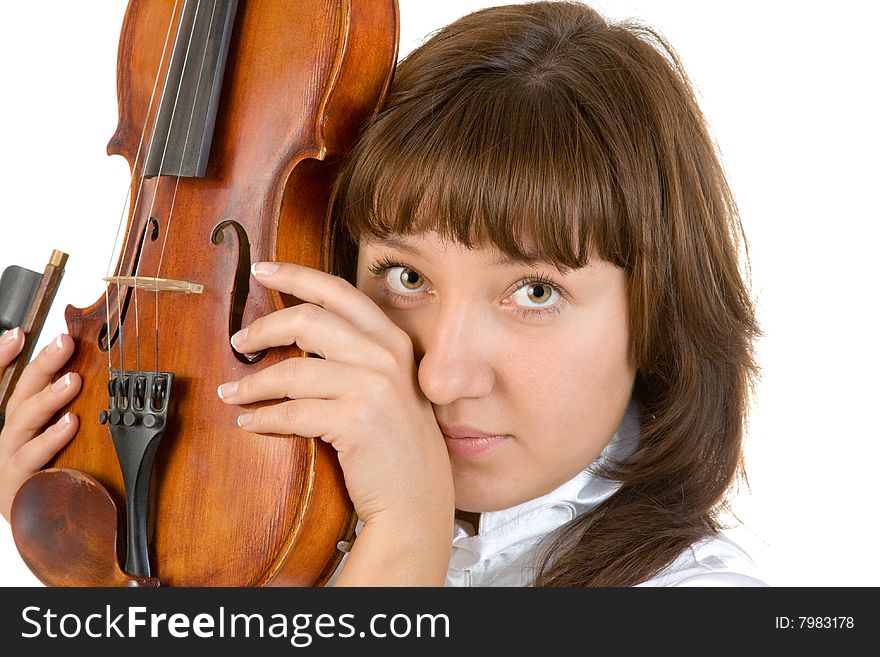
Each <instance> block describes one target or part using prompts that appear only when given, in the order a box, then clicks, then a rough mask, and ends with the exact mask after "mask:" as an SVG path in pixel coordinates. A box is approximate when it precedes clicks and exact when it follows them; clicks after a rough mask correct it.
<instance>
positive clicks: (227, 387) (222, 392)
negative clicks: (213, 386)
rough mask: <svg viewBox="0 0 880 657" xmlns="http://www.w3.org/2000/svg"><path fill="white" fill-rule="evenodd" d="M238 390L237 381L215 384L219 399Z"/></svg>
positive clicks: (227, 396) (228, 396)
mask: <svg viewBox="0 0 880 657" xmlns="http://www.w3.org/2000/svg"><path fill="white" fill-rule="evenodd" d="M236 392H238V381H232V382H230V383H224V384H223V385H220V386H217V396H218V397H219V398H220V399H229V398H230V397H232V395H234V394H235V393H236Z"/></svg>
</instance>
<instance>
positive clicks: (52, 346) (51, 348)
mask: <svg viewBox="0 0 880 657" xmlns="http://www.w3.org/2000/svg"><path fill="white" fill-rule="evenodd" d="M61 335H64V334H63V333H62V334H61ZM61 335H59V336H58V337H57V338H55V339H54V340H52V342H50V343H49V345H48V346H47V347H46V353H47V354H54V353H55V352H56V351H59V350H60V349H61V348H62V347H63V346H64V342H62V340H61Z"/></svg>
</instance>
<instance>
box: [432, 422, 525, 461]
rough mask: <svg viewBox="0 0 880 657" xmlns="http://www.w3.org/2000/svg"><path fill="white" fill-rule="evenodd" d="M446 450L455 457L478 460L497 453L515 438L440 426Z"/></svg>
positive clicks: (459, 426)
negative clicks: (494, 452)
mask: <svg viewBox="0 0 880 657" xmlns="http://www.w3.org/2000/svg"><path fill="white" fill-rule="evenodd" d="M440 430H441V431H442V432H443V437H444V438H445V439H446V449H447V450H449V453H450V454H451V455H454V456H460V457H463V458H477V457H480V456H485V455H486V454H489V453H490V452H493V451H495V450H496V449H498V448H499V447H501V445H503V444H504V443H506V442H507V441H508V440H510V439H511V438H513V436H511V435H510V434H492V433H488V432H486V431H480V430H479V429H474V428H473V427H466V426H461V425H458V426H445V425H443V424H441V425H440Z"/></svg>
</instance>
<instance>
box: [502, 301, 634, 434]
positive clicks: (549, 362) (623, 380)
mask: <svg viewBox="0 0 880 657" xmlns="http://www.w3.org/2000/svg"><path fill="white" fill-rule="evenodd" d="M582 327H583V328H582V329H581V330H580V331H570V332H568V333H567V334H566V335H565V336H564V337H563V336H556V338H555V339H553V340H547V341H546V342H544V341H542V342H541V343H537V342H533V343H531V344H530V345H527V346H524V348H523V349H521V350H520V351H519V352H518V353H519V354H521V357H519V358H517V359H515V360H513V359H512V362H513V363H514V365H513V366H514V367H515V368H516V370H517V371H516V373H515V376H516V377H517V378H519V380H521V381H526V382H528V384H527V385H525V386H522V387H519V389H518V393H517V395H516V397H517V399H516V400H515V402H514V407H515V408H520V409H523V410H525V411H526V412H525V413H524V414H523V415H522V419H523V420H524V421H525V423H526V424H527V425H528V427H527V429H528V430H527V435H530V436H534V437H535V439H534V440H535V443H541V444H540V445H539V444H533V445H532V446H531V447H533V448H535V449H543V448H544V447H546V446H547V442H556V441H558V442H559V443H560V444H565V445H566V446H567V448H566V451H568V450H570V448H571V446H572V445H575V444H584V445H585V448H586V449H587V451H592V450H594V449H595V447H596V443H598V442H602V441H604V440H605V439H607V438H610V436H611V434H612V433H613V432H614V430H615V429H616V428H617V427H616V424H615V423H616V422H617V420H618V419H619V417H618V416H619V415H620V414H622V412H623V409H625V407H626V404H627V403H628V401H629V398H630V394H631V392H632V385H633V382H634V380H635V368H634V367H633V365H632V363H631V361H630V357H629V353H630V350H629V332H628V327H627V324H626V317H625V316H623V317H616V318H613V320H612V321H607V322H603V323H602V324H601V325H593V326H590V325H589V324H586V325H585V324H582ZM524 428H526V427H524ZM585 433H586V434H588V435H587V436H585ZM601 446H604V443H603V444H602V445H600V446H599V448H600V449H601Z"/></svg>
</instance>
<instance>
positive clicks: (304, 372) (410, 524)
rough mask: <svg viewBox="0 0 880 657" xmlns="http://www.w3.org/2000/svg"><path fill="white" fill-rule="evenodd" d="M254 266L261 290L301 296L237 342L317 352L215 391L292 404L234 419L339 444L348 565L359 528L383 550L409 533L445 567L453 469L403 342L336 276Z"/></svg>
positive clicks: (233, 398) (401, 334)
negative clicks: (348, 522)
mask: <svg viewBox="0 0 880 657" xmlns="http://www.w3.org/2000/svg"><path fill="white" fill-rule="evenodd" d="M253 273H254V276H255V277H256V279H257V280H258V281H259V282H260V283H261V284H262V285H265V286H266V287H270V288H272V289H275V290H279V291H281V292H285V293H288V294H291V295H293V296H295V297H297V298H299V299H302V300H303V301H304V302H305V303H302V304H300V305H297V306H293V307H291V308H286V309H283V310H279V311H277V312H274V313H272V314H270V315H267V316H265V317H263V318H261V319H258V320H256V321H255V322H254V323H253V324H251V325H250V326H249V327H247V328H246V329H242V330H241V331H240V332H239V333H237V334H236V335H234V336H233V346H234V347H235V349H236V350H238V351H239V352H241V353H254V352H257V351H260V350H262V349H265V348H267V347H276V346H281V345H292V344H294V343H296V345H297V346H298V347H299V348H300V349H302V350H303V351H306V352H309V353H313V354H317V355H319V356H321V357H322V358H321V359H318V358H310V357H302V358H290V359H288V360H285V361H283V362H281V363H278V364H275V365H271V366H269V367H267V368H265V369H264V370H262V371H260V372H257V373H255V374H251V375H249V376H246V377H244V378H243V379H241V380H240V381H237V382H229V383H226V384H224V385H222V386H221V387H220V388H219V389H218V394H219V395H220V397H221V398H222V399H223V401H224V402H226V403H228V404H249V403H252V402H257V401H263V400H275V399H280V400H290V401H284V402H282V403H279V404H275V405H272V406H264V407H262V408H259V409H257V410H255V411H254V412H253V413H245V414H243V415H241V416H240V417H239V426H241V427H242V428H243V429H245V430H246V431H252V432H256V433H282V434H297V435H299V436H305V437H320V438H321V439H322V440H324V441H325V442H328V443H330V444H331V445H332V446H333V447H334V448H335V449H336V451H337V453H338V456H339V463H340V465H341V466H342V470H343V474H344V476H345V485H346V488H347V489H348V494H349V496H350V497H351V499H352V502H353V503H354V507H355V510H356V511H357V514H358V516H359V517H360V519H361V520H362V521H363V522H364V529H362V530H361V533H360V534H359V536H358V540H357V541H356V542H355V549H354V551H353V554H352V555H350V557H349V562H350V561H352V560H353V558H354V553H355V552H357V551H358V548H359V544H363V543H364V541H363V540H362V539H364V537H365V533H366V534H367V535H373V536H376V535H377V534H378V535H381V536H382V538H381V539H376V540H377V542H378V543H383V542H384V544H385V547H390V546H391V545H392V544H393V543H395V542H396V543H397V544H399V545H401V548H402V547H403V546H404V545H406V543H407V540H408V536H409V537H412V538H413V540H414V541H417V540H421V541H422V545H421V546H420V547H422V548H424V547H425V543H427V544H428V545H429V548H428V549H429V550H430V549H433V550H434V551H435V553H436V555H437V559H438V561H437V563H438V564H440V563H441V562H442V566H443V568H442V572H443V573H444V574H445V569H446V562H444V559H443V554H444V553H445V554H446V555H447V556H446V558H445V559H446V561H448V551H449V550H450V545H451V539H452V526H453V518H454V512H455V509H454V507H455V499H454V494H453V490H452V472H451V467H450V462H449V455H448V452H447V451H446V443H445V441H444V439H443V434H442V433H441V431H440V428H439V426H438V425H437V420H436V419H435V417H434V411H433V409H432V406H431V402H430V401H429V400H428V399H427V398H426V397H425V396H424V395H423V394H422V391H421V388H420V387H419V384H418V370H417V366H416V363H415V357H414V354H413V345H412V341H411V340H410V337H409V336H408V335H407V334H406V332H405V331H403V330H402V329H401V328H400V327H398V326H397V325H396V324H394V323H393V322H392V321H391V320H390V319H389V318H388V317H387V316H386V315H385V313H384V312H382V309H381V308H379V307H378V306H377V305H376V304H375V303H374V302H373V301H372V299H370V298H369V297H368V296H366V295H365V294H364V293H363V292H361V291H360V290H358V289H357V288H355V287H354V286H352V285H351V284H350V283H348V282H347V281H345V280H344V279H342V278H339V277H337V276H332V275H330V274H327V273H325V272H322V271H319V270H315V269H311V268H309V267H303V266H300V265H295V264H280V263H258V264H256V265H254V268H253ZM408 532H411V534H408ZM417 534H420V535H422V536H423V537H424V538H423V539H418V538H417V536H416V535H417ZM435 543H437V544H438V547H437V548H436V549H435V548H433V547H430V546H433V545H434V544H435ZM412 547H415V544H412ZM361 552H363V550H361ZM361 561H362V562H364V560H361ZM347 567H348V564H347ZM417 579H418V578H417V577H414V578H413V581H415V580H417Z"/></svg>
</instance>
